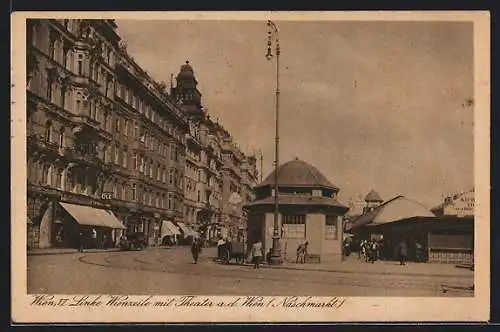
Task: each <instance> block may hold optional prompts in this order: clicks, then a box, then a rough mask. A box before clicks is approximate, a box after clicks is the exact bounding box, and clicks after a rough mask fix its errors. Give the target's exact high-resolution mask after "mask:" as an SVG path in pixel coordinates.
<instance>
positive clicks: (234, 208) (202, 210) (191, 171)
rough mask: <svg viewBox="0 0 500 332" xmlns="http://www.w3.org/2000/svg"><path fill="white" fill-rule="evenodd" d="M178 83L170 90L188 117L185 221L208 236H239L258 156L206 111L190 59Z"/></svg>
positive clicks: (178, 78)
mask: <svg viewBox="0 0 500 332" xmlns="http://www.w3.org/2000/svg"><path fill="white" fill-rule="evenodd" d="M176 83H177V84H176V87H175V88H174V87H172V92H171V95H173V96H175V97H176V99H177V100H178V101H179V103H181V105H182V108H183V110H184V112H185V114H187V115H188V117H189V123H190V131H189V133H188V134H187V136H186V137H187V150H186V169H185V188H184V189H185V195H184V199H185V200H184V202H185V218H186V221H187V222H188V223H189V224H191V225H195V226H194V227H195V228H197V229H198V230H200V231H201V233H203V235H204V236H205V238H206V239H214V238H216V237H218V236H221V235H222V236H232V237H236V236H237V233H238V232H237V228H238V226H243V224H244V222H245V219H244V216H242V212H243V211H242V208H241V207H242V204H243V203H244V202H245V201H247V200H251V199H253V186H254V185H255V182H256V178H257V171H256V159H255V157H252V156H250V157H247V156H245V155H244V154H243V153H242V152H241V151H240V150H239V149H238V148H237V147H236V146H235V145H234V144H233V143H232V141H231V138H230V137H231V136H230V134H229V132H228V131H227V130H225V129H224V128H223V127H222V125H220V124H219V123H217V122H214V121H212V120H211V119H210V116H209V115H208V114H206V112H205V111H204V109H203V107H202V103H201V92H200V91H199V90H198V89H197V85H198V81H197V80H196V77H195V75H194V70H193V68H192V67H191V65H190V64H189V62H188V61H187V62H186V64H184V65H183V66H181V69H180V72H179V74H178V75H177V77H176ZM242 173H244V175H243V176H242ZM242 188H244V189H243V190H242ZM242 194H243V195H244V199H242V198H241V195H242Z"/></svg>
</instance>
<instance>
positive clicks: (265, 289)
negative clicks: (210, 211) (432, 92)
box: [28, 247, 474, 296]
mask: <svg viewBox="0 0 500 332" xmlns="http://www.w3.org/2000/svg"><path fill="white" fill-rule="evenodd" d="M214 256H215V249H213V248H205V249H204V250H203V252H202V255H201V258H200V261H199V263H198V264H197V265H195V264H193V262H192V259H191V255H190V252H189V248H186V247H178V248H172V249H151V250H145V251H135V252H100V253H97V252H92V253H68V254H55V255H32V256H28V293H48V294H62V293H64V294H78V293H86V294H132V295H139V294H158V295H165V294H172V295H177V294H193V295H248V294H255V295H275V296H276V295H298V296H299V295H312V296H473V292H472V291H471V290H470V289H469V287H470V286H472V285H473V282H474V281H473V276H474V273H473V272H472V271H468V270H465V269H458V268H455V267H454V266H452V265H444V264H412V263H410V264H409V265H408V266H404V267H401V266H399V265H397V263H394V262H377V263H375V264H366V263H361V262H359V261H357V260H356V259H355V258H353V257H350V258H349V259H348V260H347V261H345V262H340V263H338V264H333V263H332V264H330V265H326V264H305V265H295V264H284V265H283V266H281V267H272V268H270V267H263V268H261V269H259V270H255V269H253V267H251V266H239V265H220V264H218V263H215V262H213V257H214Z"/></svg>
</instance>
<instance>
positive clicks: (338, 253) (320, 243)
mask: <svg viewBox="0 0 500 332" xmlns="http://www.w3.org/2000/svg"><path fill="white" fill-rule="evenodd" d="M278 175H279V178H278V187H279V195H278V199H279V216H280V217H279V225H280V229H281V239H280V246H281V250H282V257H283V259H284V260H295V253H296V249H297V247H298V245H299V244H300V243H303V242H305V241H308V242H309V254H310V255H311V256H312V257H317V258H319V260H321V261H322V262H325V261H339V260H341V259H342V237H343V235H342V221H343V216H344V215H345V213H346V212H347V210H348V207H347V206H345V205H343V204H341V203H340V202H339V201H338V200H337V197H338V192H339V188H338V187H337V186H335V185H334V184H332V183H331V182H330V181H329V180H328V179H327V178H326V177H325V176H324V175H323V174H322V173H321V172H320V171H319V170H317V169H316V168H315V167H314V166H312V165H310V164H308V163H306V162H305V161H302V160H299V159H298V158H296V159H294V160H291V161H288V162H286V163H284V164H282V165H280V167H279V170H278ZM255 193H256V199H255V201H253V202H251V203H249V204H247V205H246V206H245V207H246V209H247V210H248V225H247V236H248V243H249V244H251V243H253V242H254V241H255V240H257V239H260V240H262V242H263V245H264V247H265V249H266V251H268V250H269V249H270V248H271V247H272V235H273V228H274V208H275V206H274V172H273V173H271V174H270V175H269V176H268V177H267V178H266V179H265V180H264V181H263V182H262V183H260V184H258V185H257V186H256V188H255Z"/></svg>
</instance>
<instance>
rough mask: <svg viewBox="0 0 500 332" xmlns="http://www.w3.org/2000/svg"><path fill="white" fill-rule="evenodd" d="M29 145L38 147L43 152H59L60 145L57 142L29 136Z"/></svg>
mask: <svg viewBox="0 0 500 332" xmlns="http://www.w3.org/2000/svg"><path fill="white" fill-rule="evenodd" d="M27 143H28V145H32V146H36V147H37V148H39V149H41V150H46V151H52V152H58V150H59V145H58V144H57V143H56V142H48V141H46V140H45V137H43V136H37V135H28V136H27Z"/></svg>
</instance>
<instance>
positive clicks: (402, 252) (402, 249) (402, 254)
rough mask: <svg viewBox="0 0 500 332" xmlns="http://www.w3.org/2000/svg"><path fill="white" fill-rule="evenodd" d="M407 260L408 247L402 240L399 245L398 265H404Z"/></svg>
mask: <svg viewBox="0 0 500 332" xmlns="http://www.w3.org/2000/svg"><path fill="white" fill-rule="evenodd" d="M407 259H408V246H407V245H406V242H405V241H404V240H403V241H401V243H400V244H399V265H406V260H407Z"/></svg>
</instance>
